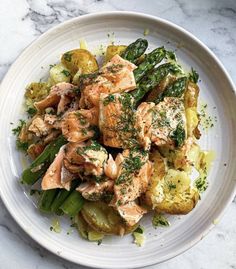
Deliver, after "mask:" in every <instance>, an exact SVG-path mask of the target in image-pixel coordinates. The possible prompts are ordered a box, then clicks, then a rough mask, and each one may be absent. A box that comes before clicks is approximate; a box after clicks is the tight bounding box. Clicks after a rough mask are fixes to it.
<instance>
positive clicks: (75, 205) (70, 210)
mask: <svg viewBox="0 0 236 269" xmlns="http://www.w3.org/2000/svg"><path fill="white" fill-rule="evenodd" d="M83 204H84V198H83V197H82V196H81V194H80V193H79V192H78V191H76V190H74V191H73V192H72V193H71V194H70V195H69V197H68V198H67V199H66V200H65V201H64V203H63V204H62V205H61V206H60V209H61V210H62V211H63V212H64V213H65V214H66V215H69V216H70V217H74V216H75V215H76V214H78V213H79V211H80V210H81V208H82V207H83Z"/></svg>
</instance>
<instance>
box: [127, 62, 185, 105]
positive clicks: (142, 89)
mask: <svg viewBox="0 0 236 269" xmlns="http://www.w3.org/2000/svg"><path fill="white" fill-rule="evenodd" d="M180 71H181V69H180V67H179V66H178V65H176V64H175V63H165V64H162V65H160V66H158V67H157V68H154V69H153V71H152V72H151V73H150V74H148V75H147V76H146V77H145V78H144V79H142V80H141V81H140V84H139V85H138V86H137V89H136V90H134V91H133V92H132V93H131V94H132V95H133V97H134V99H135V101H136V102H139V101H140V100H141V99H142V98H143V97H144V95H145V94H146V93H147V92H149V91H150V90H152V89H153V88H154V87H156V86H157V85H158V84H159V83H160V82H161V80H162V79H163V78H165V77H166V76H167V75H168V74H177V73H179V72H180Z"/></svg>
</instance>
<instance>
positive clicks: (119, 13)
mask: <svg viewBox="0 0 236 269" xmlns="http://www.w3.org/2000/svg"><path fill="white" fill-rule="evenodd" d="M110 15H115V16H120V17H122V16H131V17H139V18H142V19H144V20H145V19H149V20H154V21H156V22H159V23H163V24H166V25H168V26H170V27H171V28H173V29H175V30H178V31H180V32H182V33H183V34H184V35H186V36H188V37H189V38H190V39H192V40H193V41H194V42H196V43H197V44H198V45H199V46H200V47H202V48H203V49H204V50H205V51H206V52H207V53H208V54H209V55H210V56H211V57H212V58H213V60H214V61H215V62H216V63H217V65H218V67H219V68H220V70H221V71H222V72H223V73H224V75H225V78H226V79H227V81H228V83H229V85H230V86H231V87H232V89H233V91H234V94H235V96H236V88H235V85H234V82H233V80H232V78H231V77H230V75H229V73H228V71H227V70H226V68H225V67H224V65H223V64H222V62H221V61H220V60H219V59H218V57H217V56H216V55H215V54H214V53H213V52H212V51H211V50H210V49H209V48H208V47H207V46H206V45H205V44H204V43H203V42H202V41H201V40H200V39H198V38H197V37H195V36H194V35H193V34H192V33H191V32H189V31H187V30H185V29H184V28H183V27H181V26H179V25H178V24H175V23H173V22H171V21H168V20H166V19H163V18H160V17H158V16H154V15H149V14H146V13H141V12H134V11H104V12H94V13H90V14H85V15H81V16H78V17H75V18H72V19H69V20H66V21H64V22H62V23H59V24H58V25H56V26H53V27H51V28H50V29H48V30H47V31H46V32H44V33H43V34H41V35H40V36H38V37H37V38H35V39H34V40H33V41H32V42H31V43H30V44H29V45H28V46H26V47H25V49H23V51H22V52H21V53H20V54H19V55H18V56H17V57H16V59H15V60H14V62H13V63H12V64H11V66H10V68H9V69H8V70H7V73H6V74H5V75H4V77H3V79H2V81H1V83H0V94H1V91H3V88H4V87H3V85H4V84H5V81H7V80H8V77H10V74H11V70H12V69H13V68H14V66H15V65H17V64H18V62H20V61H21V58H23V57H24V55H25V54H27V52H28V50H30V49H31V47H32V46H34V45H35V44H36V43H37V42H38V41H39V40H41V39H43V38H44V37H45V36H47V35H50V34H51V33H53V32H54V31H57V30H58V29H60V28H61V27H62V28H63V27H64V26H65V25H69V24H73V23H74V22H76V23H78V21H81V20H86V19H87V20H89V19H90V18H91V19H93V18H97V19H100V18H102V17H106V16H110ZM235 195H236V183H235V185H234V188H233V190H232V192H231V195H230V196H228V199H226V203H225V204H224V206H223V208H222V209H221V210H220V212H219V213H218V215H217V216H216V218H217V220H220V219H221V218H222V217H223V215H224V213H225V212H226V210H227V209H228V207H229V205H230V204H231V203H232V201H233V199H234V197H235ZM0 197H1V199H2V201H3V203H4V205H5V206H6V208H7V210H8V212H9V213H10V215H11V216H12V218H13V219H14V221H15V222H16V223H17V224H18V225H19V226H20V227H21V229H23V230H24V232H25V233H26V234H27V235H28V236H29V237H30V238H32V239H33V240H34V241H35V242H37V243H38V244H39V245H40V246H41V247H43V248H45V249H47V250H48V251H50V252H51V253H53V254H55V255H57V256H58V257H61V258H63V259H65V260H68V261H70V262H73V263H75V264H79V265H82V266H87V267H91V268H104V269H105V268H107V269H109V268H111V267H109V266H104V265H102V267H101V266H97V265H95V264H94V263H93V264H92V263H90V262H80V261H78V260H76V259H71V258H67V257H66V256H65V255H63V253H62V254H58V252H57V251H56V249H54V248H53V247H52V246H51V245H45V244H44V243H43V242H41V240H40V238H39V237H37V235H36V234H31V233H30V232H29V231H28V229H27V227H26V226H25V224H24V222H23V221H21V219H19V218H18V217H17V215H15V212H14V210H12V209H11V206H10V204H9V203H8V201H7V197H5V195H4V193H3V191H2V190H1V188H0ZM214 227H215V224H214V223H210V224H209V225H208V226H207V227H206V228H205V230H203V231H202V235H197V236H195V237H194V239H193V240H191V241H190V242H189V243H186V244H185V245H184V246H182V247H181V248H180V249H178V251H175V252H171V253H170V254H168V255H166V256H165V257H164V258H162V259H161V260H159V261H144V262H143V263H142V264H140V265H139V266H135V267H133V266H130V265H128V266H126V268H127V269H128V268H141V267H147V266H151V265H155V264H158V263H162V262H165V261H167V260H169V259H172V258H174V257H176V256H178V255H180V254H182V253H183V252H185V251H187V250H188V249H190V248H192V247H193V246H194V245H196V244H197V243H198V242H199V241H200V240H201V239H203V238H204V237H205V236H206V235H207V234H208V233H209V232H210V231H211V230H212V229H213V228H214ZM112 268H113V267H112ZM114 268H116V267H114Z"/></svg>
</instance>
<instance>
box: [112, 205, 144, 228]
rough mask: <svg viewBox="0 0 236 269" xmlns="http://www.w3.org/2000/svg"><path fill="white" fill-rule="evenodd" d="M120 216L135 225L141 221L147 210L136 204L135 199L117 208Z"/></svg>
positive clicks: (130, 224) (127, 222)
mask: <svg viewBox="0 0 236 269" xmlns="http://www.w3.org/2000/svg"><path fill="white" fill-rule="evenodd" d="M117 210H118V212H119V214H120V216H121V217H122V218H123V219H124V220H125V223H126V224H127V225H128V226H134V225H135V224H137V223H138V222H139V220H140V219H141V218H142V216H143V215H144V214H145V213H147V210H146V209H144V208H143V207H141V206H139V205H138V204H136V203H135V202H134V201H132V202H129V203H127V204H125V205H122V206H119V207H118V208H117Z"/></svg>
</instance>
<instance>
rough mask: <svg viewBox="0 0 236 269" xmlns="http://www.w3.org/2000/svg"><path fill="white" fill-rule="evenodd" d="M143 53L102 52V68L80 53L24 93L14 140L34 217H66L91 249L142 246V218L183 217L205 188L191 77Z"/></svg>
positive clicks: (161, 56) (170, 57)
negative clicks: (107, 243) (108, 243)
mask: <svg viewBox="0 0 236 269" xmlns="http://www.w3.org/2000/svg"><path fill="white" fill-rule="evenodd" d="M147 47H148V42H147V40H145V39H141V38H140V39H138V40H136V41H134V42H133V43H132V44H130V45H128V46H125V45H109V46H108V47H107V49H106V53H105V55H104V59H103V62H102V64H100V65H98V63H97V60H96V58H95V56H94V55H93V54H92V53H91V52H89V51H88V50H86V49H84V48H83V49H82V48H79V49H73V50H71V51H67V52H65V53H64V54H63V55H62V57H61V62H60V63H59V64H56V65H52V66H51V68H50V71H49V79H48V80H47V81H46V82H38V83H36V82H33V83H31V84H30V85H28V86H27V88H26V92H25V104H26V110H27V113H28V120H27V121H23V120H21V121H20V125H19V126H18V127H17V128H15V129H14V130H13V131H14V133H15V134H16V135H17V147H18V148H19V149H21V150H23V151H25V152H26V153H27V154H28V155H29V157H30V158H31V159H32V163H31V165H30V167H28V168H27V169H25V170H24V171H23V173H22V178H21V180H22V183H23V184H27V185H30V186H31V189H32V192H35V190H36V188H37V192H38V193H40V194H39V201H38V208H39V210H40V211H42V212H45V213H51V214H57V215H63V214H64V215H66V216H69V217H71V220H72V222H73V224H74V225H75V226H76V227H77V228H78V230H79V232H80V234H81V236H82V237H83V238H86V239H88V240H91V241H99V242H100V240H101V239H102V238H103V237H104V235H124V234H128V233H132V232H133V234H134V235H135V238H136V242H137V243H138V244H142V242H141V241H142V236H141V235H142V234H143V229H142V228H141V227H139V221H140V220H141V219H142V217H143V216H144V215H145V214H147V213H148V212H150V211H154V212H155V215H154V218H155V219H153V221H152V223H158V221H157V220H159V224H161V223H162V225H163V223H168V222H167V221H165V220H163V219H164V217H163V216H162V214H164V213H168V214H187V213H189V212H190V211H191V210H192V209H193V208H194V207H195V206H196V204H197V202H198V200H199V197H200V193H201V192H202V191H204V190H205V189H206V188H207V184H208V183H207V173H208V171H209V168H210V164H211V161H212V154H211V153H210V152H207V151H204V150H202V149H201V148H200V146H199V145H198V144H197V140H198V139H199V138H200V136H201V133H200V130H199V114H198V111H197V104H198V96H199V87H198V85H197V82H198V74H197V73H196V72H195V71H194V70H191V72H190V73H186V72H185V71H184V70H183V69H182V67H181V66H180V65H179V63H178V62H177V60H176V56H175V54H174V53H173V52H172V51H168V50H167V49H166V48H164V47H159V48H156V49H154V50H153V51H151V52H146V50H147ZM193 170H195V172H196V171H197V172H198V176H197V177H195V178H194V179H193V178H192V173H193ZM39 182H40V184H38V183H39ZM38 186H40V188H38ZM159 214H161V215H159ZM150 222H151V220H150ZM156 226H158V224H157V225H156Z"/></svg>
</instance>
